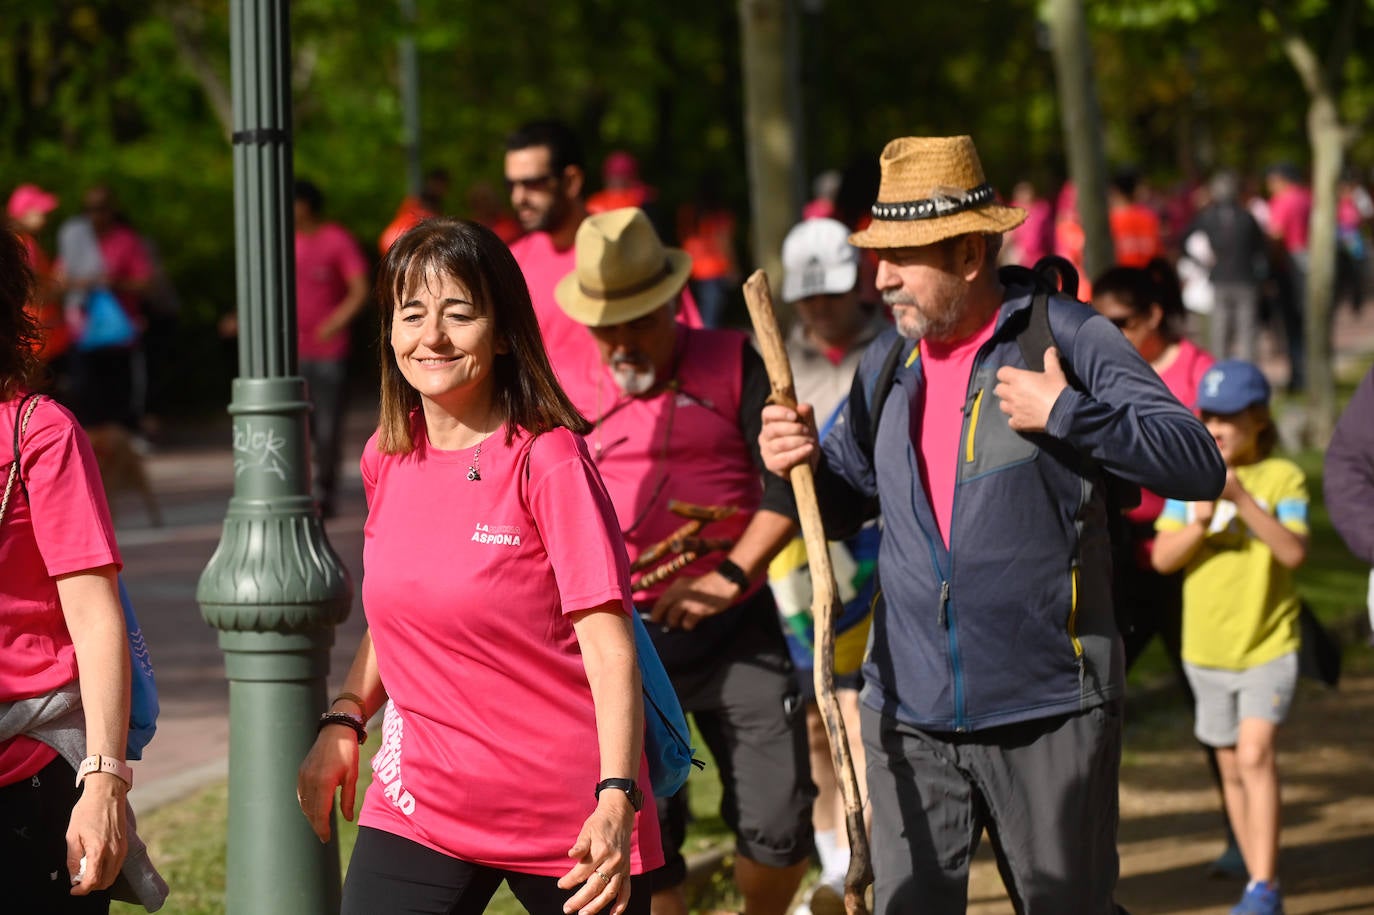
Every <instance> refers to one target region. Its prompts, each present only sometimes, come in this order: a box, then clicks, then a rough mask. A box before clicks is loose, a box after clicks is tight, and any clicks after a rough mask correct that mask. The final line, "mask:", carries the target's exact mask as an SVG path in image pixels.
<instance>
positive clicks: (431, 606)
mask: <svg viewBox="0 0 1374 915" xmlns="http://www.w3.org/2000/svg"><path fill="white" fill-rule="evenodd" d="M418 427H419V431H418V435H417V444H416V448H415V450H414V451H413V452H411V453H410V454H407V455H387V454H382V453H381V452H380V451H378V450H377V437H376V436H375V435H374V436H373V438H372V439H371V440H370V441H369V442H368V443H367V448H366V450H365V451H364V453H363V458H362V476H363V483H364V488H365V489H366V493H367V498H368V517H367V524H366V526H365V528H364V546H363V568H364V575H363V589H362V591H363V607H364V609H365V612H366V614H367V622H368V628H369V632H370V634H371V637H372V641H373V645H374V646H375V649H376V653H377V664H378V668H379V671H380V673H381V678H382V683H383V684H384V685H385V687H386V691H387V695H388V696H389V697H390V700H391V702H390V704H389V705H388V707H387V712H386V720H385V724H384V726H383V741H382V747H381V749H380V750H379V751H378V752H377V755H376V756H374V757H373V759H372V769H373V773H374V778H373V782H372V786H371V787H370V788H369V789H368V792H367V798H366V800H365V801H364V804H363V810H362V815H361V817H360V820H359V822H361V823H362V824H363V825H365V826H370V827H373V828H376V829H382V830H385V831H387V832H391V833H394V834H396V835H400V836H403V837H405V838H408V839H411V840H413V841H416V842H419V843H420V844H422V845H425V846H427V847H429V848H432V849H434V850H436V851H439V852H442V853H444V854H448V855H452V856H454V857H457V858H461V859H463V860H465V861H470V862H473V863H476V864H481V865H486V866H490V867H498V868H502V869H507V870H513V871H517V872H520V873H529V874H542V875H548V876H562V875H563V874H564V873H566V872H567V870H568V869H569V868H570V867H571V866H572V863H573V862H572V861H571V860H569V858H568V857H567V853H568V849H569V848H571V847H572V845H573V842H574V841H576V839H577V835H578V832H579V830H580V829H581V828H582V824H583V822H584V821H585V820H586V818H587V817H588V816H589V815H590V814H591V812H592V810H593V809H595V807H596V800H595V798H594V797H593V788H594V787H595V785H596V783H597V781H598V780H599V779H600V758H599V754H598V752H597V747H598V743H597V730H596V717H595V708H594V706H593V702H592V692H591V687H590V685H589V684H588V682H587V672H586V670H585V668H584V667H583V661H582V653H581V650H580V648H579V647H578V642H577V637H576V634H575V633H574V631H573V626H572V621H571V619H570V617H569V614H573V613H576V612H578V611H581V610H588V609H591V608H593V607H598V606H601V605H603V604H606V603H608V602H610V603H614V604H615V605H616V606H617V608H619V609H620V610H622V611H623V612H626V613H629V612H632V608H631V605H630V602H629V598H630V589H629V564H628V561H627V560H626V557H625V547H624V544H623V542H622V540H621V538H620V529H619V526H618V525H617V524H616V518H615V510H614V509H613V508H612V507H611V504H610V500H609V498H608V497H607V495H606V490H605V487H604V486H603V485H602V483H601V478H600V477H599V476H598V475H597V472H596V468H595V467H594V466H593V464H592V462H591V459H590V458H589V457H588V454H587V449H586V445H585V444H584V443H583V441H582V439H581V438H580V437H579V436H577V435H574V434H573V433H571V432H569V431H567V430H566V429H557V430H554V431H552V432H548V433H546V434H544V435H541V436H539V437H537V438H534V439H531V438H530V437H529V436H528V435H527V434H526V433H524V432H520V433H518V434H517V435H516V437H515V438H514V440H513V441H512V442H511V443H510V444H509V445H508V444H506V441H505V430H504V429H502V430H500V431H498V432H497V433H496V434H494V435H492V436H491V437H490V438H488V439H487V440H486V441H485V442H483V443H482V446H481V448H482V451H481V455H480V457H479V459H478V470H479V472H480V475H481V479H480V480H477V481H471V480H469V479H468V478H467V477H468V468H469V467H470V466H471V464H472V461H473V450H474V449H466V450H462V451H443V450H439V449H436V448H434V447H432V446H431V445H430V444H429V442H428V439H427V438H426V436H425V434H424V431H423V423H419V424H418ZM638 782H639V785H640V787H641V788H642V789H643V790H644V793H645V796H646V797H648V796H651V794H652V791H651V787H650V782H649V773H648V764H647V762H646V761H645V760H644V759H643V758H641V761H640V769H639V773H638ZM632 847H633V852H632V871H633V872H634V873H641V872H643V871H646V870H652V869H654V868H655V867H658V866H660V865H661V864H662V862H663V852H662V848H661V845H660V840H659V830H658V819H657V815H656V813H655V811H654V805H653V804H652V803H649V804H646V805H645V807H644V809H643V810H642V811H640V812H639V814H638V815H637V816H636V825H635V838H634V842H633V846H632Z"/></svg>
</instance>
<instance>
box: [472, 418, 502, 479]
mask: <svg viewBox="0 0 1374 915" xmlns="http://www.w3.org/2000/svg"><path fill="white" fill-rule="evenodd" d="M495 431H496V430H495V429H493V430H491V432H488V433H487V434H486V435H484V436H482V440H481V441H479V442H478V443H477V448H476V449H475V450H474V451H473V452H472V460H471V461H470V462H469V463H468V482H469V483H476V482H479V481H480V480H481V479H482V474H481V471H479V470H478V467H477V465H478V462H480V461H481V460H482V443H483V442H485V441H486V440H487V439H489V438H491V436H492V434H493V433H494V432H495Z"/></svg>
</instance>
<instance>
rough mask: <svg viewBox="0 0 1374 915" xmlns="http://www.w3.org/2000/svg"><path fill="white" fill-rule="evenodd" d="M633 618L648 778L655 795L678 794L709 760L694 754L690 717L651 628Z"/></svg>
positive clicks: (635, 614)
mask: <svg viewBox="0 0 1374 915" xmlns="http://www.w3.org/2000/svg"><path fill="white" fill-rule="evenodd" d="M631 616H632V617H634V628H635V654H637V655H638V656H639V680H640V683H641V684H642V685H643V687H644V755H645V756H647V757H648V758H649V781H650V782H651V783H652V784H653V789H654V797H672V796H673V795H674V794H677V793H678V791H679V790H680V789H681V788H682V786H683V784H684V783H685V782H686V781H687V776H688V775H690V774H691V773H692V767H693V766H695V767H696V768H698V769H705V768H706V763H704V762H702V761H701V760H699V759H696V758H695V756H694V755H693V750H692V744H691V743H690V742H689V741H688V735H689V734H690V733H691V732H690V731H689V730H688V729H687V716H686V715H685V714H683V711H682V703H681V702H679V701H678V698H677V690H675V689H673V681H672V680H670V679H668V671H667V670H666V669H665V668H664V666H663V661H661V660H660V659H659V657H658V651H657V649H655V648H654V641H653V639H652V638H650V637H649V630H648V629H646V628H645V626H644V621H643V620H642V619H640V618H639V614H638V613H633V614H631Z"/></svg>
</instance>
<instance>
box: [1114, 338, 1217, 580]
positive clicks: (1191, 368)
mask: <svg viewBox="0 0 1374 915" xmlns="http://www.w3.org/2000/svg"><path fill="white" fill-rule="evenodd" d="M1214 362H1216V359H1215V358H1213V357H1212V354H1211V353H1209V352H1207V351H1206V350H1205V349H1202V348H1201V347H1199V346H1198V345H1197V344H1195V343H1193V341H1191V340H1189V339H1188V338H1187V337H1184V338H1183V339H1181V340H1179V341H1178V355H1177V356H1175V357H1174V361H1173V362H1171V363H1169V367H1168V368H1166V369H1165V370H1164V371H1162V372H1160V373H1159V379H1160V381H1163V382H1164V386H1165V387H1166V388H1168V389H1169V393H1170V394H1172V395H1174V396H1175V397H1176V398H1178V402H1179V403H1181V404H1183V405H1184V406H1185V407H1187V408H1188V409H1189V410H1191V409H1193V408H1194V405H1195V404H1196V403H1197V388H1198V383H1199V382H1201V381H1202V376H1203V375H1205V374H1207V370H1208V369H1210V368H1211V367H1212V363H1214ZM1163 510H1164V497H1163V496H1159V495H1156V494H1155V493H1152V492H1150V491H1149V490H1148V489H1142V490H1141V491H1140V504H1139V505H1137V506H1136V507H1135V508H1133V509H1131V510H1130V511H1128V512H1126V517H1127V518H1129V519H1130V520H1131V521H1132V522H1134V523H1137V524H1151V525H1152V524H1154V520H1155V519H1156V518H1158V517H1159V513H1160V512H1162V511H1163ZM1151 542H1153V538H1151ZM1144 559H1145V564H1144V565H1145V566H1148V564H1149V554H1148V553H1146V554H1145V555H1144ZM1142 567H1144V566H1142Z"/></svg>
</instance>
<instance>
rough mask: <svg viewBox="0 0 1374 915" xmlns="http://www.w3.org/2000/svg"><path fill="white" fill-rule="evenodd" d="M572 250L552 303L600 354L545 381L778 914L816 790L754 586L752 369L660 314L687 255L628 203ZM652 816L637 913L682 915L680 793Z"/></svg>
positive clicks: (758, 504) (759, 478) (724, 809)
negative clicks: (661, 860) (562, 408)
mask: <svg viewBox="0 0 1374 915" xmlns="http://www.w3.org/2000/svg"><path fill="white" fill-rule="evenodd" d="M576 248H577V265H576V269H575V270H574V271H573V272H572V273H570V274H569V275H568V276H567V277H565V278H564V279H563V280H562V281H561V282H560V283H559V284H558V286H557V287H556V289H555V296H556V298H557V300H558V304H559V306H560V307H562V309H563V311H564V312H566V313H567V315H568V316H569V317H570V318H572V319H573V320H575V321H577V322H578V323H579V324H582V325H585V327H586V328H587V329H588V331H587V332H588V334H589V336H590V337H591V338H592V339H593V340H594V341H595V345H596V351H597V353H598V354H599V358H598V359H596V360H589V361H588V362H587V363H586V364H584V365H582V366H580V367H569V368H567V369H566V370H565V371H564V372H563V374H562V375H561V381H562V383H563V385H564V388H565V389H566V390H567V392H568V394H569V395H570V396H571V397H572V399H573V402H574V403H575V404H576V405H577V407H578V408H579V409H580V410H581V411H582V412H583V413H584V414H586V415H587V417H588V418H590V419H591V420H592V422H593V423H594V424H595V428H594V429H593V431H592V432H591V433H589V434H588V435H587V445H588V447H589V449H590V451H591V454H592V458H593V459H594V460H595V461H596V464H597V469H598V470H599V471H600V472H601V476H602V479H604V480H605V483H606V489H607V491H608V492H609V493H610V496H611V502H612V504H613V505H614V506H615V510H616V514H617V515H618V517H619V521H620V527H621V530H622V531H623V532H624V534H625V543H626V546H627V547H628V550H629V555H630V560H631V564H632V566H634V567H635V568H636V575H637V576H638V578H637V580H636V582H635V583H634V586H635V594H634V599H635V604H636V606H637V607H638V608H639V611H640V613H641V614H642V615H643V616H644V617H645V618H646V620H649V621H651V622H650V623H649V631H650V632H651V633H652V635H653V638H654V644H655V646H656V647H657V648H658V651H659V654H660V656H661V657H662V658H663V662H664V666H665V667H667V669H668V673H669V675H670V676H671V678H672V680H673V686H674V687H675V688H676V689H677V693H678V696H679V697H680V698H681V700H682V705H683V708H684V709H685V710H686V711H687V712H689V713H691V714H692V716H693V718H694V719H695V720H696V724H697V727H698V729H699V730H700V731H701V735H702V737H703V738H704V739H705V741H706V744H707V746H709V747H710V749H711V754H712V756H713V757H714V758H715V759H716V762H717V765H718V767H719V771H720V775H721V779H722V781H723V782H724V787H725V791H724V798H723V800H722V803H721V815H722V817H723V818H724V820H725V822H726V823H728V824H729V825H730V827H731V828H732V829H733V830H734V831H735V833H736V836H737V843H736V852H737V854H736V857H735V879H736V881H737V883H738V885H739V890H740V893H741V895H743V897H744V899H745V911H746V912H749V913H750V915H783V913H784V912H785V911H786V909H787V906H788V903H789V902H790V900H791V898H792V895H793V893H794V892H795V891H796V888H797V885H798V883H799V882H800V880H801V878H802V876H803V874H804V873H805V872H806V867H807V862H808V861H809V859H810V856H811V851H812V834H811V802H812V799H813V798H814V796H815V788H814V786H813V785H812V784H811V771H810V764H809V762H808V758H807V749H806V728H805V719H804V717H803V715H802V709H801V701H800V697H799V696H798V692H797V685H796V681H795V678H794V677H793V675H792V664H791V662H790V660H789V658H788V652H787V646H786V644H785V642H784V641H783V636H782V629H781V626H780V623H779V621H778V616H777V611H776V609H775V607H774V604H773V598H772V595H771V592H770V591H769V589H768V588H767V587H766V586H765V584H766V583H765V578H766V573H767V569H768V563H769V561H770V560H771V559H772V558H773V556H774V555H776V554H777V552H778V550H780V549H781V548H782V547H783V545H784V544H786V543H787V542H788V540H790V539H791V537H792V534H793V532H794V531H795V530H796V526H795V524H794V522H793V520H792V519H793V518H794V517H795V515H796V507H795V505H794V503H793V500H792V493H791V488H790V487H789V486H788V485H787V484H786V483H785V482H784V481H783V480H781V479H780V478H778V477H775V476H772V475H771V474H767V473H764V467H763V462H762V460H761V458H760V456H759V452H758V446H757V440H758V434H759V429H760V426H761V419H760V413H761V410H762V408H763V404H764V402H765V400H766V399H767V397H768V394H769V390H770V389H769V383H768V375H767V372H766V370H765V369H764V367H763V362H762V360H761V359H760V358H759V356H758V354H757V353H755V352H754V350H753V348H752V347H751V346H750V345H749V342H748V339H747V337H746V336H745V335H744V334H742V333H739V332H737V331H727V330H704V329H700V328H689V327H685V326H683V325H682V324H680V323H679V322H678V321H676V320H674V317H675V313H676V311H677V308H678V303H679V300H680V297H681V294H682V289H683V286H684V285H685V284H686V282H687V278H688V276H689V275H690V273H691V258H690V257H689V256H688V255H687V254H686V252H684V251H680V250H678V249H675V248H665V247H664V246H663V244H662V243H661V242H660V241H659V238H658V235H657V234H656V233H655V232H654V229H653V226H652V225H651V224H650V222H649V220H648V218H647V217H646V216H645V215H644V213H643V212H642V211H641V210H638V209H634V208H629V209H620V210H611V211H609V212H606V213H599V214H596V215H594V216H590V217H588V218H587V220H586V221H585V222H583V223H582V225H581V227H580V228H579V229H578V230H577V243H576ZM684 525H686V526H687V529H686V530H684ZM656 556H657V558H655V557H656ZM658 807H659V823H660V825H661V828H662V830H663V847H664V855H665V857H666V858H667V863H666V864H665V865H664V867H663V868H662V869H661V870H660V871H657V872H655V874H652V875H650V876H651V878H652V882H653V885H654V887H655V890H654V898H653V911H654V913H655V915H678V913H681V915H686V911H687V908H686V902H685V899H684V897H683V894H682V883H683V881H684V879H685V878H686V864H685V862H684V861H683V858H682V855H681V851H680V849H681V846H682V842H683V839H684V837H685V829H686V825H687V798H686V792H685V790H684V791H682V792H679V793H678V795H677V796H676V797H672V798H659V799H658Z"/></svg>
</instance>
